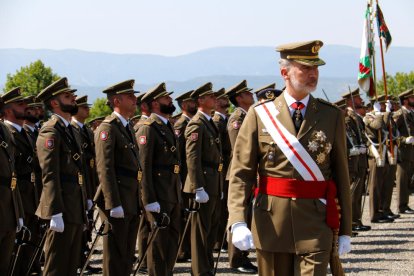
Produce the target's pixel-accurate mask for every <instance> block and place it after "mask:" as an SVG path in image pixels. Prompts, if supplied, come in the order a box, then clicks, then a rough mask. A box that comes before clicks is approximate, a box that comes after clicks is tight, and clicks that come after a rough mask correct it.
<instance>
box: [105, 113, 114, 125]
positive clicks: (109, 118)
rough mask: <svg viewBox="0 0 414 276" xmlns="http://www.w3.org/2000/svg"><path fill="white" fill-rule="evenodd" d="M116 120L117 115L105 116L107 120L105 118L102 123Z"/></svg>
mask: <svg viewBox="0 0 414 276" xmlns="http://www.w3.org/2000/svg"><path fill="white" fill-rule="evenodd" d="M114 120H116V116H112V115H109V116H106V117H105V120H103V121H102V123H107V124H110V123H111V122H113V121H114Z"/></svg>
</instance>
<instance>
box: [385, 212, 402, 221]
mask: <svg viewBox="0 0 414 276" xmlns="http://www.w3.org/2000/svg"><path fill="white" fill-rule="evenodd" d="M385 217H387V218H390V219H397V218H400V217H401V216H400V215H396V214H394V213H393V212H390V213H386V214H385Z"/></svg>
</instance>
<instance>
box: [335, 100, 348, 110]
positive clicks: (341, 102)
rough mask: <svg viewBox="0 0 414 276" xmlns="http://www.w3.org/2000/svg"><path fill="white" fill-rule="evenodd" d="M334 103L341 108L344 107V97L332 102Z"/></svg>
mask: <svg viewBox="0 0 414 276" xmlns="http://www.w3.org/2000/svg"><path fill="white" fill-rule="evenodd" d="M334 104H335V105H336V106H337V107H338V108H340V109H343V108H345V107H346V99H344V98H342V99H339V100H338V101H336V102H334Z"/></svg>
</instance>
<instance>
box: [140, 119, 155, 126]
mask: <svg viewBox="0 0 414 276" xmlns="http://www.w3.org/2000/svg"><path fill="white" fill-rule="evenodd" d="M154 122H155V121H153V120H147V121H145V122H144V123H143V125H144V126H150V125H152V123H154Z"/></svg>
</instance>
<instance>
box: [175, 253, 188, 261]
mask: <svg viewBox="0 0 414 276" xmlns="http://www.w3.org/2000/svg"><path fill="white" fill-rule="evenodd" d="M189 262H191V255H190V254H189V253H184V254H180V256H178V259H177V263H189Z"/></svg>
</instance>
